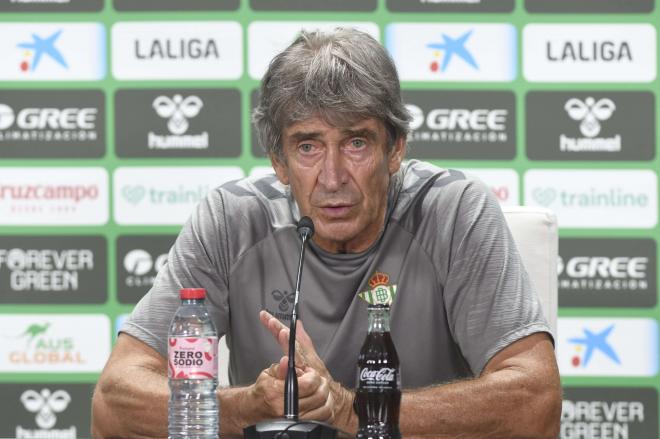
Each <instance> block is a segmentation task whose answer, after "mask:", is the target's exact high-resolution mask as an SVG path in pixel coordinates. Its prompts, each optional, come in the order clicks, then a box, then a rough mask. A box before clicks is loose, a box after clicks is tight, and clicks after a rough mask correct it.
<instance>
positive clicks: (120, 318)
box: [113, 314, 130, 340]
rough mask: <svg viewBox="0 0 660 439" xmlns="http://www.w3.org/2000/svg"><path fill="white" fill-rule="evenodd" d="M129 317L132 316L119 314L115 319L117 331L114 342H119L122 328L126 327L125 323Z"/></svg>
mask: <svg viewBox="0 0 660 439" xmlns="http://www.w3.org/2000/svg"><path fill="white" fill-rule="evenodd" d="M128 316H130V314H119V315H118V316H117V318H116V319H115V331H114V334H113V337H114V340H117V337H118V336H119V331H121V328H122V326H124V322H125V321H126V319H127V318H128Z"/></svg>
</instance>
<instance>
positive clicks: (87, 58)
mask: <svg viewBox="0 0 660 439" xmlns="http://www.w3.org/2000/svg"><path fill="white" fill-rule="evenodd" d="M105 53H106V52H105V28H104V27H103V25H102V24H100V23H0V59H2V63H0V81H57V80H60V81H74V80H79V81H80V80H83V81H84V80H87V81H96V80H99V79H103V78H104V77H105V73H106V62H105Z"/></svg>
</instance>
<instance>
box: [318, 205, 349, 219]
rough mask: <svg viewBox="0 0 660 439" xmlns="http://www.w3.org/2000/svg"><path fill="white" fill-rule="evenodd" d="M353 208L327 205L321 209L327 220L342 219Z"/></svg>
mask: <svg viewBox="0 0 660 439" xmlns="http://www.w3.org/2000/svg"><path fill="white" fill-rule="evenodd" d="M352 208H353V205H352V204H326V205H324V206H321V207H320V210H321V212H322V213H323V216H325V217H326V218H341V217H344V216H346V215H347V214H348V213H349V212H350V210H351V209H352Z"/></svg>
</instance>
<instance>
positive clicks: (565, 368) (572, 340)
mask: <svg viewBox="0 0 660 439" xmlns="http://www.w3.org/2000/svg"><path fill="white" fill-rule="evenodd" d="M557 328H558V329H557V363H558V364H559V371H560V373H561V375H562V376H629V377H634V376H638V377H653V376H655V375H656V374H657V373H658V323H657V322H656V321H655V319H647V318H611V319H610V318H588V317H560V318H559V319H558V326H557ZM631 341H634V343H633V342H631Z"/></svg>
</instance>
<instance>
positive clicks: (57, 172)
mask: <svg viewBox="0 0 660 439" xmlns="http://www.w3.org/2000/svg"><path fill="white" fill-rule="evenodd" d="M107 221H108V173H107V171H106V170H105V169H103V168H100V167H95V168H71V167H53V168H37V167H32V168H7V167H3V168H0V225H3V226H5V225H6V226H11V225H19V226H33V225H53V226H74V225H103V224H105V223H106V222H107Z"/></svg>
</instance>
